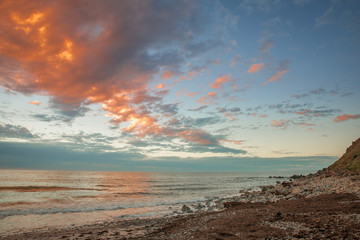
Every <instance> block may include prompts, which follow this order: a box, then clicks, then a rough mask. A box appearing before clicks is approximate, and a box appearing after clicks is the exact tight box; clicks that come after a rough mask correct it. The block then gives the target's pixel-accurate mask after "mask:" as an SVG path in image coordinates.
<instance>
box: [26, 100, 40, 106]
mask: <svg viewBox="0 0 360 240" xmlns="http://www.w3.org/2000/svg"><path fill="white" fill-rule="evenodd" d="M29 103H30V104H33V105H40V104H41V103H40V102H39V101H31V102H29Z"/></svg>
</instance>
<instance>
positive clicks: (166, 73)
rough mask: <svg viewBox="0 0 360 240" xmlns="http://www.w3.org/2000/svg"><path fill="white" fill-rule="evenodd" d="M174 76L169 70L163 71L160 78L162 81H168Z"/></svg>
mask: <svg viewBox="0 0 360 240" xmlns="http://www.w3.org/2000/svg"><path fill="white" fill-rule="evenodd" d="M173 76H174V73H173V72H172V71H170V70H165V71H164V72H163V74H162V78H163V79H164V80H168V79H169V78H172V77H173Z"/></svg>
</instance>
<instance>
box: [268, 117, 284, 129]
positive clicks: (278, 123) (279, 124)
mask: <svg viewBox="0 0 360 240" xmlns="http://www.w3.org/2000/svg"><path fill="white" fill-rule="evenodd" d="M286 125H287V124H286V122H285V121H284V120H282V119H281V120H279V121H276V120H272V123H271V126H273V127H282V128H286Z"/></svg>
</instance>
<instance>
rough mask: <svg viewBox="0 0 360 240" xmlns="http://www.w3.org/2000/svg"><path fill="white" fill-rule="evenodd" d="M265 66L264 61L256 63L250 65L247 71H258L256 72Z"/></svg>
mask: <svg viewBox="0 0 360 240" xmlns="http://www.w3.org/2000/svg"><path fill="white" fill-rule="evenodd" d="M263 67H264V63H255V64H253V65H251V66H250V68H249V70H248V71H247V72H248V73H256V72H258V71H260V70H261V69H263Z"/></svg>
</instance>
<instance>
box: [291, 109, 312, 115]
mask: <svg viewBox="0 0 360 240" xmlns="http://www.w3.org/2000/svg"><path fill="white" fill-rule="evenodd" d="M294 113H295V114H297V115H307V114H309V113H312V111H310V110H304V111H299V112H294Z"/></svg>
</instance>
